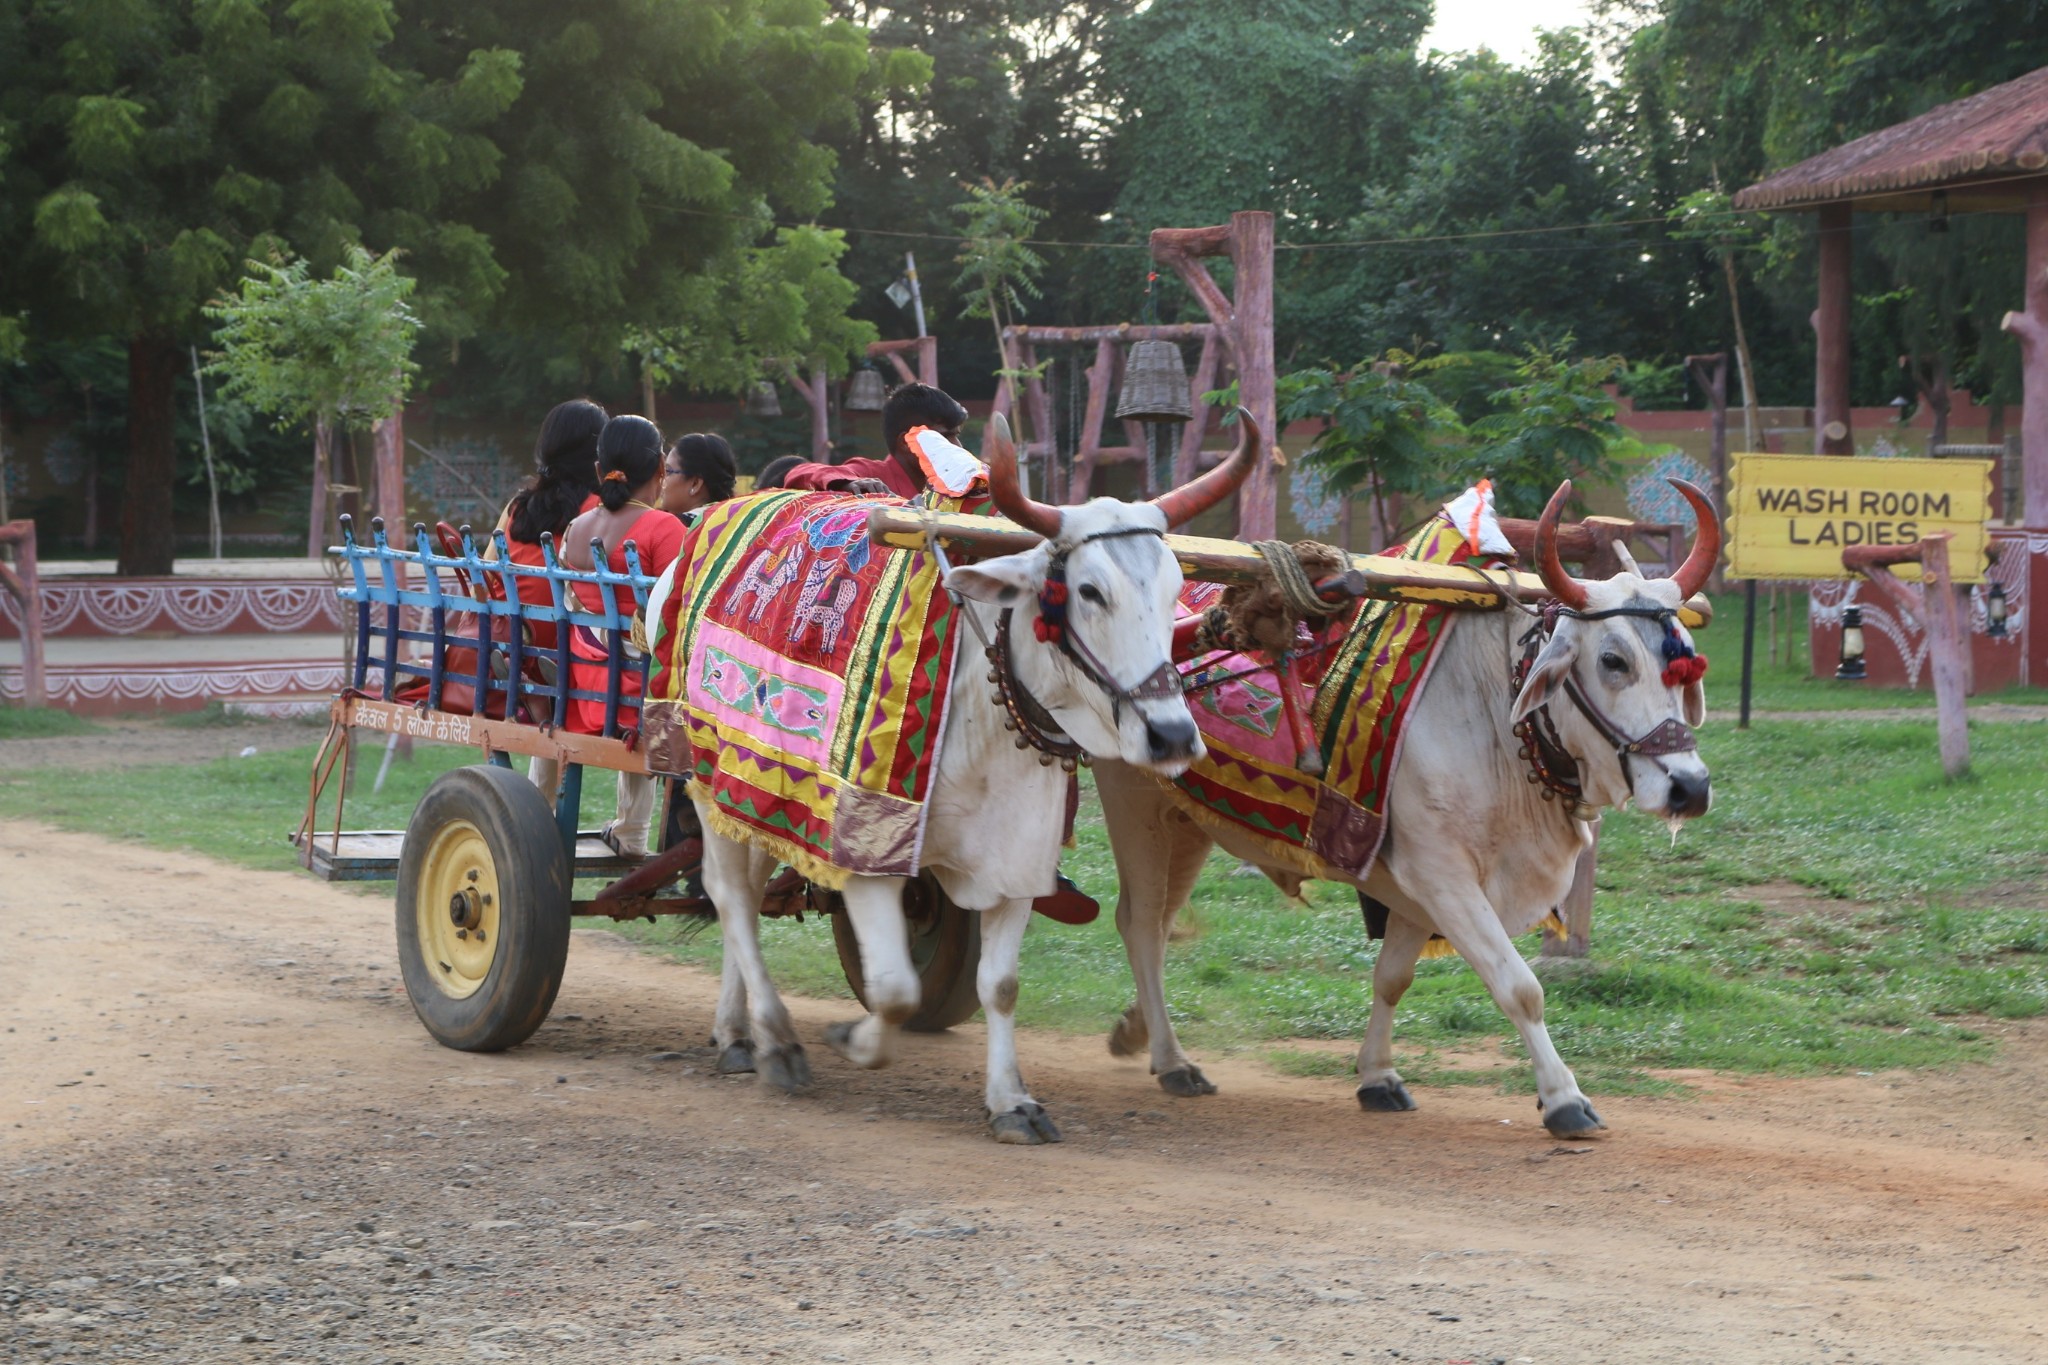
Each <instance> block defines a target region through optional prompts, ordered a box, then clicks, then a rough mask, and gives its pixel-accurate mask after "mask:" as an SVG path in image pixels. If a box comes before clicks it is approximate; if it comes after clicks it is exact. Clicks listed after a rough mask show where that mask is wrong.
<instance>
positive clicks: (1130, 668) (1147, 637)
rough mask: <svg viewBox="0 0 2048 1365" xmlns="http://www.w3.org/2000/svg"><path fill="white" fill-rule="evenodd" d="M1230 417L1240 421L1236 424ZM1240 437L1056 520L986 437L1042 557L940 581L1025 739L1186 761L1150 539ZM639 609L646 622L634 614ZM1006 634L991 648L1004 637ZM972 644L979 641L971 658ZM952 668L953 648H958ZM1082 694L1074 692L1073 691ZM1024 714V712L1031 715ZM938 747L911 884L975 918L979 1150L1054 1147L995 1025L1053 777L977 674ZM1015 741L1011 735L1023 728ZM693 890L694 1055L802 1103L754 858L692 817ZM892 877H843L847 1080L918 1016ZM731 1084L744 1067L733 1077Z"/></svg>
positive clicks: (1190, 739)
mask: <svg viewBox="0 0 2048 1365" xmlns="http://www.w3.org/2000/svg"><path fill="white" fill-rule="evenodd" d="M1241 417H1243V415H1242V414H1241ZM1258 450H1259V433H1258V431H1257V429H1256V428H1255V427H1253V426H1252V424H1251V422H1250V420H1249V418H1248V417H1243V433H1242V435H1241V436H1240V438H1239V443H1238V447H1237V450H1236V451H1235V452H1234V453H1233V454H1232V455H1231V457H1230V458H1229V459H1228V460H1227V461H1226V462H1225V463H1224V464H1223V465H1222V466H1220V467H1219V468H1217V469H1215V470H1212V471H1210V472H1209V473H1207V474H1205V475H1203V476H1202V477H1201V478H1199V479H1196V480H1195V481H1193V482H1192V483H1190V484H1188V485H1187V486H1186V487H1185V488H1180V489H1175V490H1173V491H1172V492H1169V493H1167V494H1164V495H1163V496H1161V497H1160V498H1158V499H1156V500H1154V501H1152V502H1150V503H1125V502H1119V501H1117V500H1115V499H1112V498H1097V499H1095V500H1094V501H1092V502H1090V503H1087V504H1085V505H1083V506H1079V507H1067V508H1056V507H1050V506H1047V505H1045V504H1043V503H1038V502H1034V501H1032V500H1031V499H1029V498H1027V497H1025V496H1024V495H1023V493H1022V491H1021V490H1020V488H1019V486H1018V481H1017V460H1016V450H1015V447H1014V446H1012V445H1011V444H1010V442H1009V439H1008V431H1007V427H1005V426H1003V425H1002V424H1000V422H997V423H991V427H990V433H989V438H988V442H987V445H986V448H985V451H984V453H985V455H986V456H987V458H988V465H989V485H990V491H991V493H992V494H993V495H994V497H995V501H996V505H997V507H998V509H999V510H1001V511H1002V512H1003V513H1004V514H1005V515H1007V516H1008V517H1009V518H1010V519H1011V520H1013V521H1015V522H1017V523H1018V524H1019V525H1022V526H1024V527H1026V528H1027V529H1029V530H1032V531H1035V532H1037V533H1038V534H1040V535H1042V536H1044V537H1045V542H1044V543H1042V544H1040V545H1038V546H1035V547H1034V548H1032V549H1030V550H1026V551H1024V552H1022V553H1019V554H1012V555H1005V556H1003V557H1001V558H997V559H990V560H985V561H983V562H981V563H979V564H967V565H961V566H958V567H956V568H954V569H953V570H952V571H951V573H950V574H949V575H948V576H947V579H946V586H947V588H948V589H949V590H950V591H952V592H953V593H955V594H956V595H957V596H959V597H960V598H962V599H964V600H963V601H962V608H963V610H964V611H966V612H968V613H971V614H972V616H973V617H974V619H975V620H976V621H977V622H978V623H979V625H980V631H979V632H978V633H977V632H974V631H972V630H970V631H969V632H968V633H967V635H968V638H969V639H971V640H973V641H974V643H976V644H978V643H979V640H980V638H986V639H990V640H997V639H999V638H1002V639H1006V640H1007V646H1008V652H1009V658H1010V664H1011V666H1010V678H1011V683H1010V685H1011V688H1012V689H1013V690H1012V695H1013V696H1016V697H1017V698H1018V700H1019V702H1020V703H1021V704H1022V706H1023V709H1024V712H1025V715H1026V718H1027V720H1029V719H1030V718H1032V717H1034V716H1035V717H1037V720H1038V729H1039V730H1040V732H1041V733H1044V734H1046V735H1047V736H1048V737H1049V738H1052V739H1053V740H1054V741H1055V742H1057V741H1058V740H1059V738H1061V737H1062V735H1063V737H1064V738H1065V739H1066V740H1068V741H1071V743H1072V744H1073V745H1076V746H1078V748H1079V750H1080V751H1082V752H1085V753H1086V754H1087V755H1088V756H1089V757H1090V758H1093V759H1101V758H1115V759H1120V760H1122V761H1123V762H1124V763H1126V764H1128V765H1131V771H1132V772H1134V773H1135V772H1152V773H1159V774H1162V775H1165V776H1172V775H1174V774H1177V773H1179V772H1180V771H1181V769H1183V768H1185V767H1186V766H1187V765H1188V764H1189V763H1190V762H1192V761H1194V760H1195V759H1196V758H1199V757H1200V756H1201V755H1202V753H1203V747H1202V739H1201V734H1200V732H1199V731H1198V730H1197V729H1196V727H1195V722H1194V717H1193V716H1192V715H1190V714H1189V712H1188V708H1187V703H1186V701H1185V700H1184V699H1183V698H1182V696H1181V694H1180V684H1179V678H1178V675H1177V674H1175V673H1174V671H1173V669H1172V665H1171V664H1170V662H1169V654H1170V652H1171V646H1172V633H1173V618H1174V603H1175V600H1176V599H1177V598H1178V596H1179V594H1180V590H1181V573H1180V566H1179V565H1178V564H1177V563H1176V562H1175V560H1174V558H1173V556H1172V555H1171V554H1169V553H1168V552H1167V549H1166V543H1165V540H1164V534H1165V532H1166V531H1167V530H1168V529H1169V527H1171V526H1175V525H1179V524H1181V523H1183V522H1186V521H1189V520H1191V519H1192V518H1194V517H1195V516H1197V515H1199V514H1200V513H1201V512H1203V511H1204V510H1206V509H1207V508H1209V507H1211V506H1214V505H1215V504H1216V503H1218V502H1220V501H1222V500H1223V499H1224V498H1226V497H1228V496H1229V495H1230V494H1231V493H1232V492H1233V491H1234V490H1235V489H1236V488H1237V486H1238V484H1240V483H1242V482H1243V480H1244V477H1245V475H1246V474H1247V473H1248V472H1249V471H1250V469H1251V467H1252V465H1253V463H1254V462H1255V461H1256V460H1257V458H1258ZM1049 570H1050V571H1051V572H1052V573H1053V574H1054V576H1055V577H1056V578H1057V577H1059V576H1060V575H1062V574H1063V575H1064V580H1065V583H1066V584H1067V588H1068V595H1067V599H1066V607H1067V632H1068V634H1067V637H1066V638H1067V644H1066V645H1065V646H1061V645H1055V644H1053V643H1048V642H1045V641H1041V640H1039V639H1038V638H1037V632H1036V630H1035V629H1034V626H1035V623H1036V622H1037V620H1038V618H1039V615H1040V593H1041V590H1042V589H1044V588H1045V586H1046V582H1047V575H1048V571H1049ZM651 610H653V608H650V611H651ZM1005 622H1007V631H1006V633H1005ZM977 635H978V637H979V638H977ZM961 647H962V648H969V647H970V646H969V645H968V644H967V643H963V644H962V646H961ZM1091 675H1092V676H1091ZM1034 703H1035V705H1036V707H1038V708H1041V709H1040V710H1037V711H1034V710H1032V705H1033V704H1034ZM948 707H949V710H948V713H947V717H946V729H945V735H944V738H943V741H942V744H941V747H940V751H939V761H938V771H937V772H936V773H935V774H934V777H933V782H932V790H931V795H930V797H929V801H930V809H929V811H928V812H927V815H926V832H925V838H924V846H923V865H924V866H925V867H927V868H929V869H931V870H932V871H933V872H934V873H935V874H936V875H937V877H938V879H939V883H940V885H941V886H942V887H943V888H944V889H945V892H946V895H947V896H948V897H950V898H951V899H952V901H953V903H954V904H956V905H958V906H960V907H962V908H963V909H968V910H978V911H980V912H981V916H982V920H981V965H980V969H979V972H978V975H977V979H976V983H975V984H976V987H977V990H978V993H979V995H980V997H981V1005H982V1010H983V1012H984V1014H985V1015H986V1017H987V1020H988V1076H987V1087H986V1092H985V1100H986V1103H987V1106H988V1115H989V1124H990V1127H991V1129H992V1130H993V1132H994V1134H995V1137H996V1140H997V1141H999V1142H1006V1143H1027V1144H1035V1143H1042V1142H1057V1141H1059V1140H1060V1133H1059V1129H1058V1128H1057V1127H1056V1126H1055V1125H1054V1124H1053V1122H1052V1120H1051V1119H1050V1118H1049V1117H1048V1116H1047V1115H1046V1112H1045V1110H1044V1108H1043V1107H1041V1106H1040V1105H1039V1103H1038V1102H1037V1101H1036V1100H1035V1099H1033V1098H1032V1095H1031V1092H1030V1090H1029V1089H1028V1088H1027V1087H1026V1086H1025V1084H1024V1078H1023V1076H1022V1075H1021V1073H1020V1072H1019V1069H1018V1065H1017V1046H1016V1030H1015V1025H1014V1020H1013V1015H1014V1012H1015V1009H1016V1004H1017V956H1018V950H1019V948H1020V946H1021V945H1022V942H1023V938H1024V929H1025V925H1026V923H1027V922H1028V921H1029V919H1030V917H1031V902H1032V900H1033V899H1034V898H1035V897H1038V896H1041V895H1045V894H1047V893H1048V892H1050V891H1052V889H1053V879H1054V874H1055V872H1056V871H1057V869H1058V865H1059V853H1060V839H1061V835H1062V833H1063V826H1064V823H1065V811H1066V775H1065V773H1064V772H1062V771H1061V770H1060V769H1058V768H1055V767H1052V766H1050V762H1051V760H1050V758H1049V757H1045V756H1043V755H1041V754H1036V753H1032V752H1030V751H1029V750H1028V749H1026V748H1024V747H1023V746H1024V744H1025V743H1026V740H1025V738H1024V736H1023V735H1022V734H1019V735H1016V736H1013V735H1012V734H1011V733H1010V732H1009V730H1007V729H1006V728H1005V721H1006V720H1008V719H1009V717H1008V715H1007V714H1006V711H1005V709H1004V708H1003V707H1002V706H1001V705H999V704H998V702H997V701H996V700H995V699H994V698H993V697H992V695H991V692H990V685H989V680H988V678H987V676H986V675H985V674H984V671H983V668H982V666H981V664H980V661H979V660H975V659H962V660H961V661H960V662H959V664H958V665H957V666H956V667H955V669H954V674H953V685H952V692H951V695H950V697H949V699H948ZM1027 728H1029V727H1027ZM698 805H699V817H700V820H701V822H702V824H703V827H704V886H705V890H706V892H707V894H708V895H709V896H710V898H711V900H712V902H713V903H714V904H715V905H716V906H717V907H718V919H719V924H720V927H721V930H722V932H723V935H724V939H725V977H724V982H723V988H722V990H721V991H720V995H719V1006H718V1014H717V1019H716V1023H715V1026H714V1030H713V1041H714V1042H715V1043H716V1044H717V1045H718V1046H719V1047H720V1049H721V1050H722V1051H723V1052H724V1053H725V1054H726V1055H728V1056H730V1055H731V1054H732V1052H733V1050H734V1049H740V1050H741V1051H742V1053H743V1054H744V1052H746V1051H751V1052H752V1054H753V1056H752V1061H753V1068H754V1070H755V1072H756V1073H757V1074H758V1075H759V1077H760V1079H761V1081H762V1082H763V1083H764V1084H768V1085H773V1086H778V1087H780V1088H782V1089H793V1088H795V1087H798V1086H801V1085H805V1084H808V1083H809V1081H810V1064H809V1063H808V1062H807V1061H806V1060H805V1058H804V1050H803V1045H802V1044H801V1043H800V1042H798V1041H797V1037H796V1033H795V1031H794V1029H793V1028H792V1026H791V1023H790V1018H789V1013H788V1011H787V1010H786V1009H785V1008H784V1006H783V1003H782V1000H781V998H780V997H779V996H778V995H777V994H776V991H775V986H774V983H773V982H772V981H770V980H769V978H768V972H767V969H766V966H765V965H764V964H763V961H762V957H761V947H760V936H759V919H760V908H761V898H762V892H763V891H764V889H765V888H766V886H767V883H768V880H769V878H770V877H771V876H772V875H773V873H774V871H775V867H776V861H775V857H774V855H773V854H772V853H769V852H766V851H764V850H762V849H759V848H756V847H754V846H752V845H750V844H746V843H742V842H739V841H736V840H734V839H731V838H727V837H724V836H722V835H720V834H719V833H717V832H716V831H715V830H714V829H713V827H712V822H711V821H710V820H709V819H708V818H703V817H704V810H703V802H702V801H701V800H700V801H699V803H698ZM903 886H904V879H903V878H901V877H873V876H854V877H851V878H849V879H848V881H847V883H846V886H845V888H844V892H843V896H844V900H845V905H846V915H847V918H848V919H849V920H850V921H851V923H852V925H853V929H854V932H855V935H856V937H857V938H858V940H859V942H860V960H861V972H862V978H863V983H862V984H863V990H862V996H863V998H864V999H865V1000H866V1001H867V1004H868V1009H869V1013H868V1014H867V1015H866V1016H865V1017H864V1018H861V1019H859V1020H856V1021H854V1022H851V1023H844V1024H835V1025H833V1026H832V1027H831V1028H830V1029H828V1030H827V1032H826V1041H827V1042H828V1043H829V1044H830V1045H831V1046H832V1047H833V1048H834V1049H835V1050H837V1051H838V1052H839V1053H840V1054H841V1055H843V1056H845V1057H846V1058H848V1059H849V1060H851V1061H852V1062H854V1063H855V1064H856V1065H858V1066H862V1067H881V1066H887V1065H888V1064H889V1063H890V1062H891V1061H892V1060H893V1059H894V1056H895V1052H896V1045H897V1040H898V1035H899V1033H900V1031H901V1028H902V1025H903V1023H904V1021H906V1020H907V1019H909V1018H910V1016H911V1015H912V1014H914V1013H915V1012H916V1010H917V1006H918V978H917V973H916V970H915V969H914V968H913V966H912V964H911V960H910V953H909V947H908V933H907V928H906V925H905V922H904V916H903ZM742 1065H743V1063H742Z"/></svg>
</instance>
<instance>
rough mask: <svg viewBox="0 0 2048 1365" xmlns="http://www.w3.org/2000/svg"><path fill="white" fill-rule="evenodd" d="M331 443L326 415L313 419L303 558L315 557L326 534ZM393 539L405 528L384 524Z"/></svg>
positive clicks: (400, 538) (400, 537) (401, 537)
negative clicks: (310, 487)
mask: <svg viewBox="0 0 2048 1365" xmlns="http://www.w3.org/2000/svg"><path fill="white" fill-rule="evenodd" d="M333 446H334V429H333V428H332V427H330V426H328V425H327V419H326V417H324V416H322V417H316V418H314V419H313V501H312V504H311V508H310V510H309V512H308V514H307V518H306V558H308V559H318V558H319V557H320V551H321V550H322V549H324V548H326V547H325V545H324V544H323V543H322V542H323V541H325V540H326V538H327V461H328V457H329V453H330V452H331V451H332V449H333ZM387 529H389V530H390V532H391V537H392V539H393V540H394V541H397V542H400V543H403V541H404V539H405V528H404V527H403V526H393V527H389V528H387Z"/></svg>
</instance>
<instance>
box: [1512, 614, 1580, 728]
mask: <svg viewBox="0 0 2048 1365" xmlns="http://www.w3.org/2000/svg"><path fill="white" fill-rule="evenodd" d="M1578 656H1579V645H1578V641H1577V640H1576V639H1575V638H1574V637H1573V636H1572V635H1571V634H1569V633H1567V632H1565V631H1559V632H1557V633H1556V634H1555V635H1552V636H1551V637H1550V643H1549V644H1546V645H1545V646H1543V652H1542V653H1541V654H1539V655H1537V656H1536V663H1535V666H1534V667H1532V668H1531V669H1530V670H1529V680H1528V681H1527V682H1525V683H1523V684H1522V695H1521V696H1519V697H1516V698H1515V715H1514V718H1515V719H1516V720H1520V719H1522V717H1524V716H1526V715H1528V714H1529V713H1530V712H1531V711H1534V710H1535V709H1536V708H1537V707H1539V706H1542V705H1543V704H1544V703H1546V702H1548V701H1550V700H1552V699H1553V698H1555V697H1556V696H1557V693H1558V689H1559V688H1561V687H1563V686H1564V680H1565V678H1566V677H1568V676H1569V675H1570V674H1571V671H1572V661H1573V660H1574V659H1576V658H1578Z"/></svg>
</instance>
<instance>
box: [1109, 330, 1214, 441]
mask: <svg viewBox="0 0 2048 1365" xmlns="http://www.w3.org/2000/svg"><path fill="white" fill-rule="evenodd" d="M1116 415H1117V418H1118V420H1120V421H1121V420H1125V419H1130V420H1135V421H1139V422H1185V421H1187V420H1188V419H1190V418H1192V417H1193V416H1194V415H1195V408H1194V404H1192V403H1191V402H1189V401H1188V367H1187V362H1186V361H1185V360H1183V359H1182V358H1181V354H1180V347H1179V346H1178V345H1176V344H1174V343H1173V342H1171V341H1134V342H1132V343H1131V354H1130V358H1129V359H1128V360H1127V361H1126V362H1125V363H1124V389H1123V392H1122V393H1120V394H1118V395H1117V400H1116Z"/></svg>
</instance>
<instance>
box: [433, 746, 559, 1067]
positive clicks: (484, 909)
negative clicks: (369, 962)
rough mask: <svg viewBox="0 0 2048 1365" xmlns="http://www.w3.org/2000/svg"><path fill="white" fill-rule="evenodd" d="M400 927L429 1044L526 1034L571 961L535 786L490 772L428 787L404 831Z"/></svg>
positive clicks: (555, 836) (555, 851) (549, 837)
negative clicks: (428, 1036) (431, 1036)
mask: <svg viewBox="0 0 2048 1365" xmlns="http://www.w3.org/2000/svg"><path fill="white" fill-rule="evenodd" d="M397 921H398V962H399V967H400V970H402V971H403V972H404V974H405V993H406V994H407V995H408V996H410V997H412V1007H413V1010H414V1011H415V1012H416V1013H418V1015H419V1017H420V1022H421V1023H423V1024H425V1025H426V1026H427V1032H429V1033H431V1034H433V1035H434V1039H435V1041H436V1042H439V1043H441V1044H442V1045H443V1046H445V1047H452V1048H457V1049H459V1050H461V1051H463V1052H496V1051H498V1050H499V1049H501V1048H508V1047H511V1046H513V1045H514V1044H516V1043H523V1042H525V1041H526V1039H527V1038H529V1037H530V1036H532V1034H533V1031H534V1030H535V1029H537V1028H539V1027H540V1025H541V1021H542V1020H543V1019H546V1018H547V1017H548V1010H549V1008H550V1007H552V1006H553V1005H554V1003H555V992H556V991H557V990H558V989H560V987H561V984H562V968H563V965H564V964H565V963H566V962H567V961H568V958H569V861H568V857H567V855H566V854H565V853H564V852H563V849H562V837H561V835H560V833H559V832H557V830H556V828H555V817H554V813H553V812H552V811H550V810H549V809H548V803H547V798H545V797H543V796H542V795H541V794H540V790H539V788H537V787H535V786H534V785H533V784H532V783H531V782H529V781H527V780H526V779H525V778H523V777H521V776H520V775H519V774H518V773H515V772H513V771H511V770H510V769H508V768H499V767H494V766H491V765H488V764H483V765H478V766H476V767H470V768H456V769H454V770H452V771H450V772H446V773H443V774H442V775H441V776H439V777H437V778H435V779H434V785H433V786H431V787H429V788H427V794H426V795H425V796H423V797H421V798H420V803H419V806H418V807H417V808H416V809H415V810H414V811H413V813H412V821H411V823H409V824H408V825H407V826H406V828H405V844H404V847H403V848H402V850H401V851H400V853H399V857H398V913H397Z"/></svg>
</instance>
